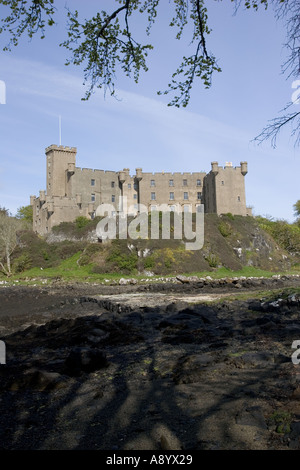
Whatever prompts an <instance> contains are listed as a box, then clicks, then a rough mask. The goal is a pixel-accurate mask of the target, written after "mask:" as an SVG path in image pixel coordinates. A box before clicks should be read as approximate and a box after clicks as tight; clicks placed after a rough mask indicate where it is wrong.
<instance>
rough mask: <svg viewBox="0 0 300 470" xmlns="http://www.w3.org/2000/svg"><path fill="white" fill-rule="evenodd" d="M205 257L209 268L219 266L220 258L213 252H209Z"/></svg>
mask: <svg viewBox="0 0 300 470" xmlns="http://www.w3.org/2000/svg"><path fill="white" fill-rule="evenodd" d="M205 259H206V261H207V262H208V264H209V266H210V267H211V268H217V267H218V266H219V263H220V259H219V257H218V256H217V255H214V254H213V253H209V255H208V256H206V258H205Z"/></svg>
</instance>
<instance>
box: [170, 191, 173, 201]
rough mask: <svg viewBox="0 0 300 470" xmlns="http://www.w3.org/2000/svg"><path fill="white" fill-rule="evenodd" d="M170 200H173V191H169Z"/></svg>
mask: <svg viewBox="0 0 300 470" xmlns="http://www.w3.org/2000/svg"><path fill="white" fill-rule="evenodd" d="M170 200H171V201H174V193H170Z"/></svg>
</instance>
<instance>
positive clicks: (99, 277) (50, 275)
mask: <svg viewBox="0 0 300 470" xmlns="http://www.w3.org/2000/svg"><path fill="white" fill-rule="evenodd" d="M81 254H82V252H78V253H76V254H75V255H73V256H71V257H70V258H68V259H66V260H63V261H62V262H61V263H60V265H59V266H56V267H52V268H44V269H41V268H36V267H35V268H31V269H28V270H26V271H24V272H23V273H21V274H15V275H13V276H11V277H10V278H6V277H5V276H3V277H2V278H1V279H2V280H7V281H9V282H10V281H12V282H14V281H16V280H18V281H19V282H21V283H22V282H26V283H28V282H29V283H30V281H32V280H34V281H35V282H37V281H38V280H42V279H49V280H53V279H57V278H59V279H61V280H62V281H82V282H99V283H101V282H105V280H108V281H112V280H115V281H118V280H119V279H120V278H122V277H123V278H135V279H137V280H138V281H142V280H143V279H145V278H147V276H145V274H139V275H132V274H128V275H125V274H121V273H118V272H114V273H100V274H99V273H94V272H93V271H92V268H93V266H94V265H93V264H87V265H84V266H81V265H78V263H77V262H78V260H79V258H80V256H81ZM274 274H278V273H274V272H271V271H264V270H262V269H257V268H254V267H244V268H243V269H241V270H239V271H231V270H229V269H226V268H219V269H218V270H215V271H213V272H211V271H202V272H193V273H183V275H185V276H197V277H199V278H204V277H206V276H210V277H211V278H212V279H221V278H226V277H227V278H232V277H241V276H244V277H266V278H269V277H272V276H273V275H274ZM280 274H281V275H283V274H300V269H299V266H298V267H295V268H294V269H293V270H291V271H290V272H288V273H287V272H282V273H280ZM169 277H175V275H174V274H172V273H170V274H168V275H166V276H161V275H155V276H151V279H152V280H153V281H155V280H158V279H162V278H169Z"/></svg>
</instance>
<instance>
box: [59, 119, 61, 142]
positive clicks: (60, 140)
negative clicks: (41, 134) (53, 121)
mask: <svg viewBox="0 0 300 470" xmlns="http://www.w3.org/2000/svg"><path fill="white" fill-rule="evenodd" d="M59 145H61V116H59Z"/></svg>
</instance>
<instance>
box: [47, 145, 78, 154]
mask: <svg viewBox="0 0 300 470" xmlns="http://www.w3.org/2000/svg"><path fill="white" fill-rule="evenodd" d="M51 150H59V151H60V152H74V153H77V148H76V147H68V146H64V145H55V144H52V145H49V147H47V148H46V150H45V152H46V154H47V153H48V152H51Z"/></svg>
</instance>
